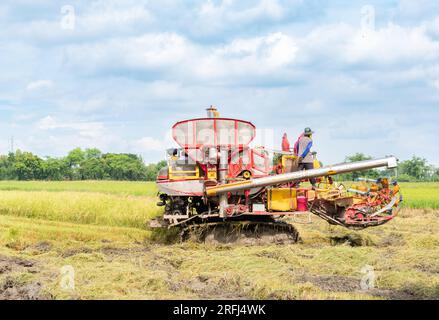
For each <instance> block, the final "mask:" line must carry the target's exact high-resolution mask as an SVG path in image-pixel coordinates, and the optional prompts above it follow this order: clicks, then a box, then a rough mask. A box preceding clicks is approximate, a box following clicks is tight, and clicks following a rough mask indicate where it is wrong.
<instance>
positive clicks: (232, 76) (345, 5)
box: [0, 0, 439, 165]
mask: <svg viewBox="0 0 439 320" xmlns="http://www.w3.org/2000/svg"><path fill="white" fill-rule="evenodd" d="M210 105H215V106H217V107H218V109H219V111H220V113H221V115H222V116H224V117H233V118H238V119H244V120H248V121H251V122H252V123H254V124H255V125H256V127H257V128H258V129H259V130H258V133H257V137H258V140H257V141H256V142H255V144H258V143H260V144H266V145H267V146H268V147H271V148H277V149H279V148H280V144H281V137H282V134H283V132H286V133H287V134H288V136H289V137H290V140H291V141H292V142H293V141H294V140H295V139H296V137H297V136H298V135H299V134H300V132H301V131H303V129H304V128H305V127H311V128H312V129H313V130H314V131H315V134H314V150H315V151H317V152H318V155H319V158H320V160H321V161H323V163H326V164H328V163H338V162H341V161H343V160H344V158H345V156H346V155H349V154H353V153H355V152H363V153H365V154H368V155H370V156H373V157H382V156H386V155H395V156H397V157H398V158H399V159H401V160H404V159H408V158H411V157H412V156H413V155H417V156H421V157H424V158H426V159H427V160H428V161H429V162H430V163H432V164H435V165H439V148H438V140H439V139H438V137H439V1H435V0H431V1H427V0H400V1H397V0H392V1H366V2H362V1H355V2H354V1H340V0H336V1H333V0H331V1H329V0H327V1H317V0H309V1H305V0H253V1H247V0H239V1H238V0H209V1H194V0H173V1H171V0H145V1H141V0H136V1H132V0H123V1H122V0H98V1H91V0H87V1H85V0H84V1H80V0H65V1H53V0H39V1H36V0H13V1H12V0H2V1H1V3H0V153H2V154H4V153H7V152H8V151H9V150H10V149H11V137H13V147H14V148H15V149H16V148H19V149H22V150H27V151H32V152H34V153H36V154H38V155H40V156H62V155H65V154H66V153H67V152H68V151H69V150H71V149H73V148H75V147H82V148H88V147H97V148H100V149H101V150H102V151H104V152H132V153H136V154H140V155H142V157H143V158H144V160H145V162H155V161H158V160H161V159H164V156H165V153H164V150H165V149H166V148H167V147H172V146H173V145H175V144H174V143H173V141H172V139H171V138H170V133H169V130H170V127H171V126H172V125H173V124H174V123H175V122H176V121H179V120H183V119H190V118H197V117H203V116H204V115H205V108H206V107H208V106H210Z"/></svg>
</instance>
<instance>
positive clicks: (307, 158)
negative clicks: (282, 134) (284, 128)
mask: <svg viewBox="0 0 439 320" xmlns="http://www.w3.org/2000/svg"><path fill="white" fill-rule="evenodd" d="M311 148H312V139H311V138H310V137H307V136H303V137H301V138H300V140H299V152H298V155H299V156H300V157H302V158H303V160H302V163H313V162H314V159H313V156H312V154H311Z"/></svg>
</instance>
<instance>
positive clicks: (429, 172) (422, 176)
mask: <svg viewBox="0 0 439 320" xmlns="http://www.w3.org/2000/svg"><path fill="white" fill-rule="evenodd" d="M370 159H372V157H370V156H367V155H365V154H363V153H356V154H354V155H351V156H347V157H346V159H345V161H346V162H355V161H362V160H370ZM383 176H386V177H394V178H396V180H398V181H400V182H439V168H436V167H435V166H433V165H431V164H429V163H428V161H427V160H426V159H424V158H420V157H417V156H413V157H412V159H409V160H404V161H400V162H399V163H398V168H397V169H396V170H393V169H391V170H376V169H373V170H367V171H362V172H351V173H346V174H341V175H339V176H338V179H339V180H343V181H353V180H356V179H357V178H359V177H365V178H372V179H375V178H379V177H383Z"/></svg>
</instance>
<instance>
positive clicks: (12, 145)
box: [11, 136, 14, 153]
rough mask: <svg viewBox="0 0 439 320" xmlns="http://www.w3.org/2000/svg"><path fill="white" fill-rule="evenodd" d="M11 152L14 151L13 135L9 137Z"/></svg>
mask: <svg viewBox="0 0 439 320" xmlns="http://www.w3.org/2000/svg"><path fill="white" fill-rule="evenodd" d="M11 153H14V136H12V137H11Z"/></svg>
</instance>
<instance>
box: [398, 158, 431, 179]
mask: <svg viewBox="0 0 439 320" xmlns="http://www.w3.org/2000/svg"><path fill="white" fill-rule="evenodd" d="M398 171H399V173H400V174H401V175H407V176H410V177H412V178H413V180H418V181H422V180H428V178H429V177H430V176H431V175H432V173H431V166H430V165H429V164H428V162H427V160H425V159H423V158H420V157H416V156H413V158H412V159H411V160H406V161H403V162H401V163H400V164H399V166H398Z"/></svg>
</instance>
